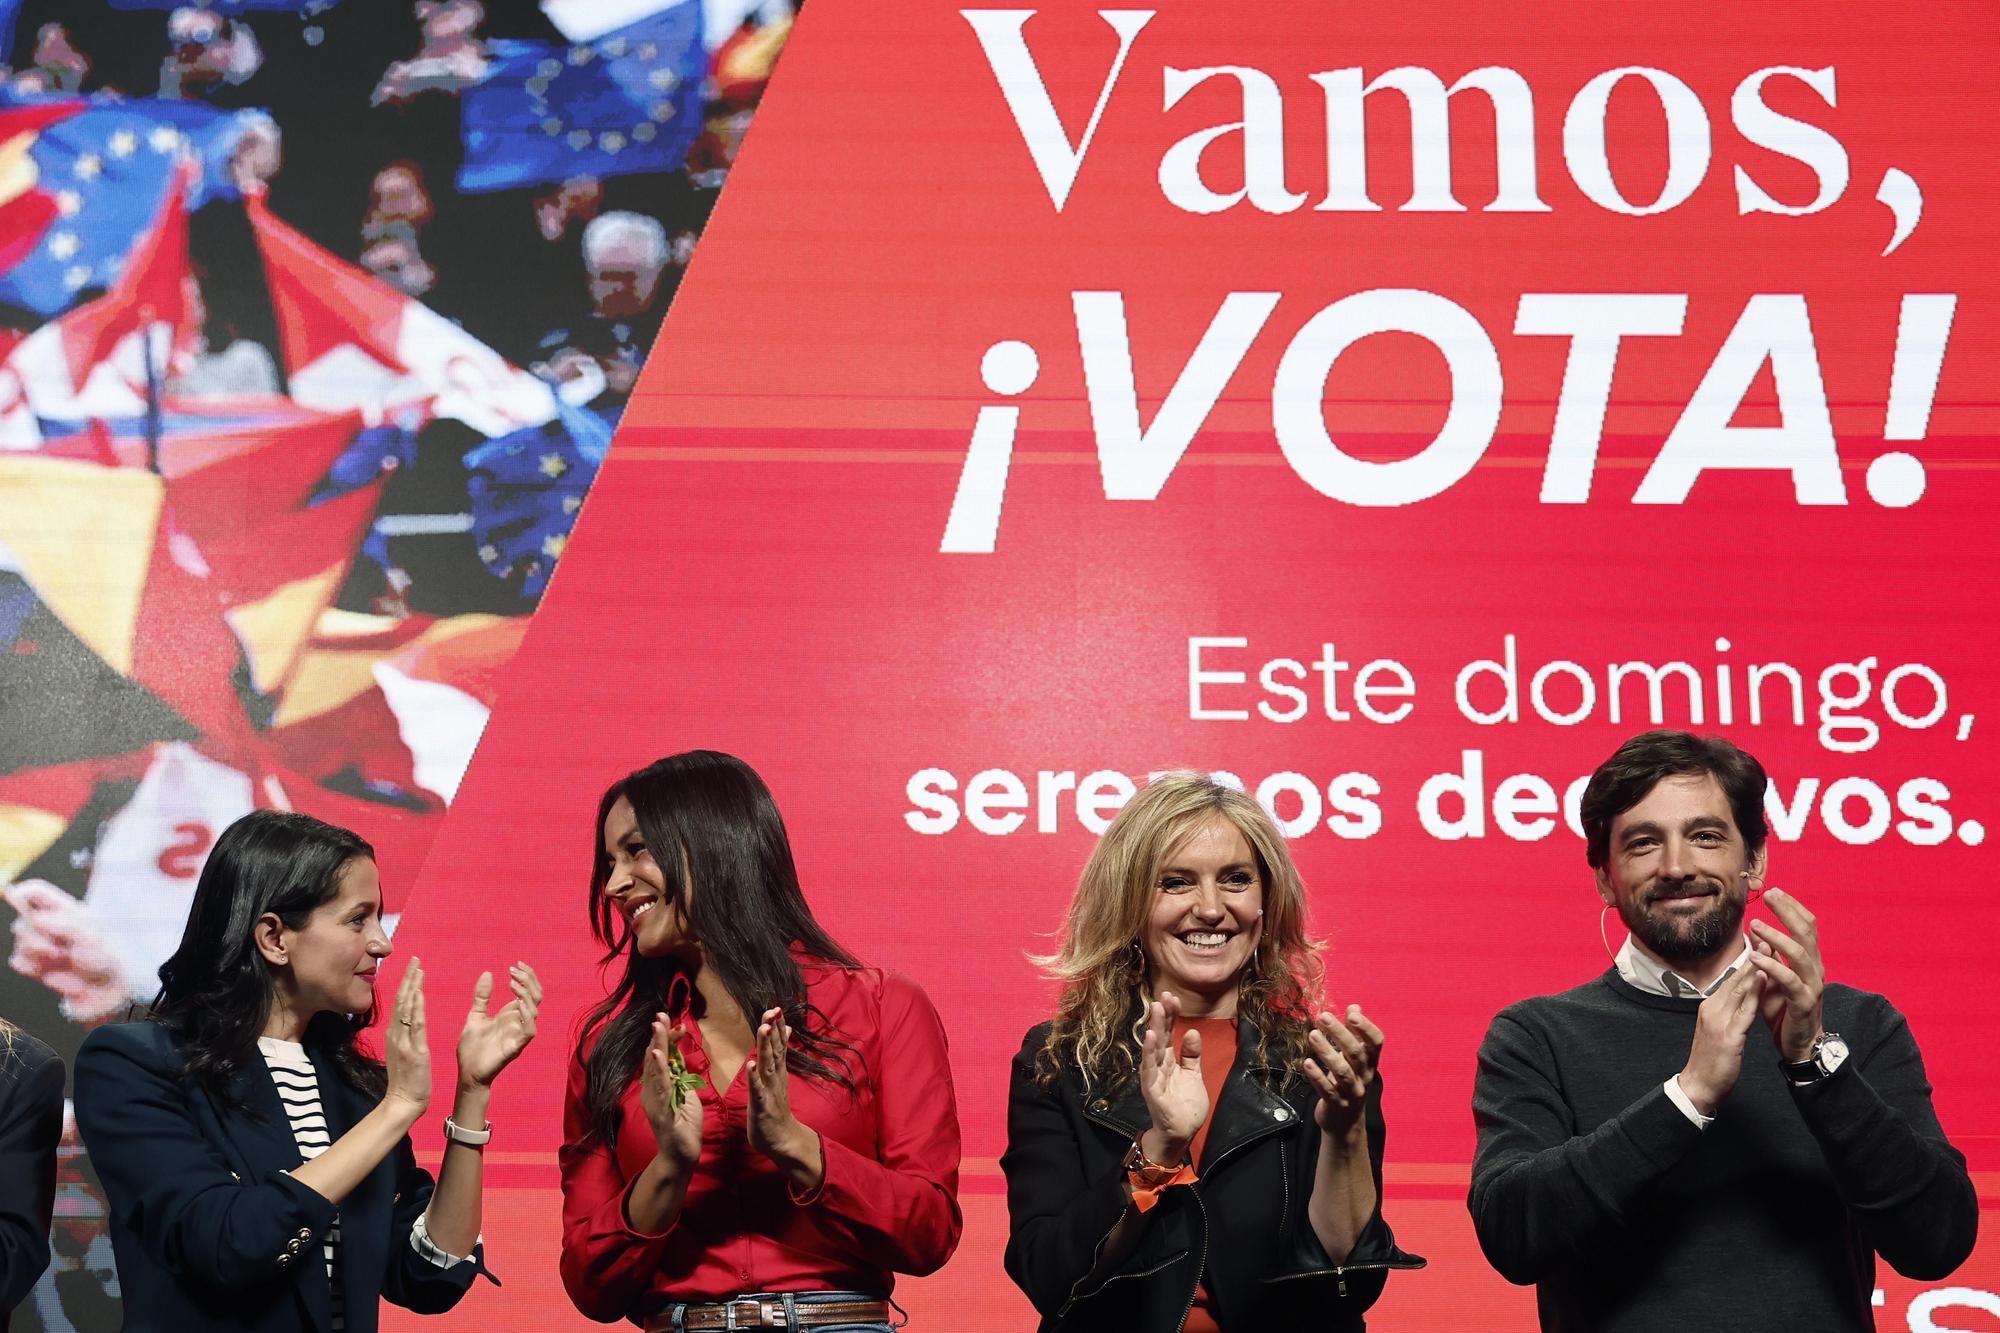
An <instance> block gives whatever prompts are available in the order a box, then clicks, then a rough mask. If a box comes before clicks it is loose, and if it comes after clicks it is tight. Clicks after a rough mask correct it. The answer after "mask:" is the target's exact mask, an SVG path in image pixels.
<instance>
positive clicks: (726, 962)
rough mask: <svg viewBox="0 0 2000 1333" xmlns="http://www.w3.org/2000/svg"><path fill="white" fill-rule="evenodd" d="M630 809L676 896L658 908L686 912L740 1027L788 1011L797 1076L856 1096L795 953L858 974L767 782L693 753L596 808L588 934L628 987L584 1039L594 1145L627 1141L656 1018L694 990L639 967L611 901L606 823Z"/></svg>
mask: <svg viewBox="0 0 2000 1333" xmlns="http://www.w3.org/2000/svg"><path fill="white" fill-rule="evenodd" d="M620 797H623V798H624V799H625V800H627V801H630V802H631V803H632V813H633V815H634V816H635V817H636V818H637V820H638V824H639V834H640V836H641V837H643V838H644V839H645V840H646V847H647V849H648V850H649V851H651V852H652V854H653V860H654V861H655V863H657V864H658V866H659V867H660V876H661V878H662V880H664V881H665V884H666V891H667V897H666V902H665V903H663V904H661V907H663V908H664V907H677V908H679V909H680V911H681V913H682V915H683V917H684V918H685V919H686V921H687V923H688V925H689V927H690V928H691V929H692V930H693V932H694V937H695V938H696V939H697V940H699V941H700V942H701V947H702V955H703V959H704V964H705V966H707V967H710V968H713V969H714V970H715V973H716V976H717V977H718V978H719V979H720V980H721V982H722V984H723V987H724V988H725V989H726V990H728V992H729V995H730V998H732V999H733V1000H735V1001H736V1005H737V1007H738V1008H739V1009H741V1010H742V1011H743V1016H744V1017H745V1018H746V1019H748V1020H749V1021H750V1023H751V1024H752V1025H753V1026H754V1025H755V1024H756V1022H757V1019H758V1016H759V1015H761V1014H762V1013H763V1012H764V1011H765V1010H766V1009H773V1008H782V1009H783V1010H784V1011H785V1021H786V1022H787V1023H789V1024H790V1025H791V1029H792V1046H791V1049H790V1050H789V1051H788V1052H787V1054H786V1065H787V1067H788V1068H789V1069H793V1070H796V1071H797V1072H798V1073H799V1074H801V1075H802V1076H804V1077H806V1078H809V1079H814V1080H816V1081H819V1082H824V1083H838V1084H840V1085H841V1086H842V1087H845V1088H847V1089H849V1090H850V1091H851V1090H852V1089H853V1087H854V1078H853V1074H852V1071H851V1070H850V1068H849V1066H848V1062H847V1052H849V1051H851V1050H852V1047H851V1046H850V1045H849V1044H848V1043H847V1042H845V1041H843V1040H841V1039H840V1038H839V1037H838V1036H836V1035H835V1034H834V1033H833V1032H832V1031H831V1030H830V1028H829V1024H828V1021H827V1018H826V1015H825V1014H823V1013H821V1012H820V1011H819V1010H818V1009H817V1008H815V1007H813V1006H812V1005H811V1004H809V1003H808V1002H807V1000H806V988H805V979H804V977H803V975H802V974H801V973H800V971H799V964H798V959H796V958H794V957H793V956H792V948H793V946H794V945H796V946H797V948H798V950H799V952H800V953H802V954H804V955H805V956H806V957H808V958H813V959H818V960H820V961H822V962H827V963H832V964H834V965H835V966H838V967H846V968H856V967H860V966H861V964H860V963H859V962H857V961H856V960H855V958H854V956H853V955H852V954H850V953H848V952H847V950H845V949H843V948H841V947H840V946H839V945H838V944H836V943H834V941H833V938H832V937H831V936H830V935H828V934H827V933H826V931H825V930H823V929H822V928H821V927H820V924H819V922H817V921H815V920H814V919H813V914H812V909H811V908H809V907H807V906H806V899H805V895H804V894H803V893H801V892H800V891H799V872H798V867H797V866H795V865H794V864H793V863H792V844H791V840H790V839H789V838H787V837H786V836H785V822H784V820H783V819H781V818H780V817H779V815H778V804H777V802H776V801H774V800H772V799H771V791H770V789H769V788H768V787H766V786H765V785H764V780H763V779H762V778H760V777H758V776H757V773H756V770H754V769H752V768H751V767H750V765H748V764H746V763H744V762H743V761H742V760H741V759H738V758H736V757H735V756H734V755H727V754H721V753H718V752H717V751H714V750H690V751H688V752H687V753H685V754H676V755H669V756H668V757H667V758H665V759H662V760H660V761H659V762H657V763H654V764H649V765H647V766H646V767H645V768H642V769H640V770H639V771H638V772H636V773H631V774H627V775H626V776H625V777H622V778H620V779H619V780H618V781H616V782H614V783H612V784H611V787H610V789H609V790H607V791H606V792H605V793H604V799H603V800H601V801H599V802H598V803H597V822H596V824H595V825H593V826H592V829H591V834H592V838H591V841H592V850H591V872H590V928H591V933H592V934H594V935H595V936H596V937H597V940H598V942H599V943H600V944H602V945H604V946H605V948H606V950H607V952H606V953H605V955H604V958H603V960H602V961H603V962H605V963H609V962H611V960H612V959H614V958H617V957H619V956H620V955H621V954H622V955H623V956H624V958H625V974H624V976H622V977H621V978H620V979H619V982H618V985H617V987H616V989H614V990H613V991H612V992H611V994H609V995H607V996H606V997H605V998H604V1001H603V1003H601V1004H599V1005H598V1006H597V1007H596V1008H594V1009H592V1010H591V1011H590V1013H589V1014H587V1015H586V1016H585V1017H584V1021H583V1027H582V1031H581V1033H580V1034H579V1036H578V1038H577V1045H576V1053H577V1058H578V1059H580V1060H582V1061H583V1063H584V1068H585V1070H586V1072H587V1074H588V1083H587V1086H586V1089H585V1093H584V1100H585V1103H586V1105H587V1106H588V1107H589V1109H590V1118H591V1125H592V1130H593V1132H594V1133H595V1134H596V1136H597V1137H598V1138H599V1139H601V1140H602V1141H603V1142H604V1143H606V1144H615V1143H616V1142H617V1141H618V1118H619V1110H618V1099H619V1097H620V1096H621V1095H623V1093H624V1091H625V1089H626V1088H628V1087H630V1086H631V1085H632V1081H633V1080H634V1079H636V1078H637V1077H638V1076H639V1064H640V1061H641V1060H642V1059H643V1058H644V1056H645V1053H646V1044H647V1042H648V1041H649V1040H651V1028H652V1023H653V1015H654V1014H656V1013H659V1012H661V1011H663V1010H666V1009H668V1008H669V1005H670V997H672V996H673V995H674V994H675V991H676V989H677V987H676V982H677V981H678V982H679V983H680V984H681V985H682V986H685V985H686V984H687V983H688V982H691V981H692V980H693V978H692V977H689V976H688V975H687V970H686V965H685V964H684V963H682V962H681V961H680V960H679V959H675V958H644V957H641V956H640V954H639V950H638V946H637V944H636V943H635V942H634V941H633V939H632V933H631V930H630V927H629V925H628V923H627V922H626V920H625V916H624V913H622V912H620V911H619V910H618V906H617V904H616V903H614V902H612V901H611V899H610V897H609V896H608V895H607V894H606V893H605V891H604V886H605V884H606V883H607V882H608V881H609V879H610V877H611V857H610V856H609V855H608V854H607V853H606V852H605V849H604V821H605V818H606V817H607V816H608V815H609V814H610V813H611V807H612V806H614V805H616V804H617V803H618V800H619V798H620ZM690 883H692V884H693V886H694V892H693V893H692V894H690V893H689V891H688V888H689V884H690ZM655 910H659V909H655ZM593 1038H594V1039H595V1040H594V1041H593Z"/></svg>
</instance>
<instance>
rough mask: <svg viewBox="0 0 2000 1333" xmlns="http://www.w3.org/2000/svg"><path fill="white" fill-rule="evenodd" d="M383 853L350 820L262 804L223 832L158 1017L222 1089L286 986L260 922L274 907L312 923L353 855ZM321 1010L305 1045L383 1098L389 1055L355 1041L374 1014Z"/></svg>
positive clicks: (163, 974)
mask: <svg viewBox="0 0 2000 1333" xmlns="http://www.w3.org/2000/svg"><path fill="white" fill-rule="evenodd" d="M364 857H365V858H367V859H369V860H373V859H374V857H375V849H374V848H373V847H370V846H369V845H368V844H367V843H366V842H364V841H362V840H361V838H360V837H358V836H357V835H355V834H353V833H350V832H348V831H347V830H346V829H344V828H336V827H335V826H334V825H332V824H327V823H323V822H321V821H320V820H317V819H314V818H313V817H312V816H310V815H300V814H290V813H286V812H282V811H277V810H257V811H253V812H252V813H250V814H247V815H245V816H243V818H241V819H239V820H237V821H236V822H235V823H234V824H231V825H230V826H229V827H228V828H226V829H224V830H223V831H222V836H221V837H220V838H217V839H216V840H215V850H213V851H211V852H210V853H209V854H208V861H207V863H206V864H205V865H203V866H202V868H201V879H200V880H199V881H198V882H197V883H196V884H195V888H194V905H193V906H192V907H191V908H189V909H188V919H187V929H186V930H184V931H182V932H181V945H180V948H178V949H176V950H174V956H173V957H171V958H169V959H167V961H166V962H164V963H162V964H160V995H159V998H158V999H156V1000H154V1001H153V1013H152V1017H153V1021H154V1022H156V1023H159V1024H160V1025H161V1026H163V1027H165V1028H166V1029H167V1030H168V1031H169V1032H171V1033H173V1034H174V1036H175V1037H176V1038H177V1039H178V1040H179V1042H180V1047H181V1053H182V1055H183V1057H184V1058H185V1059H186V1062H187V1073H188V1074H189V1075H190V1076H191V1077H193V1078H194V1079H195V1080H196V1081H197V1082H199V1083H200V1084H201V1085H202V1086H203V1087H205V1088H207V1089H209V1090H210V1091H211V1092H214V1093H216V1094H218V1095H222V1096H226V1095H227V1094H228V1087H229V1080H230V1077H231V1076H232V1075H233V1074H234V1073H235V1072H236V1071H237V1070H238V1069H239V1068H241V1067H242V1066H243V1065H244V1064H246V1063H248V1062H249V1061H250V1060H251V1059H252V1057H253V1056H255V1054H256V1051H257V1038H258V1036H259V1034H261V1033H262V1032H263V1030H264V1023H265V1020H266V1019H268V1018H269V1017H270V1013H271V1004H272V1001H273V999H274V997H275V995H276V987H275V986H274V985H273V983H272V980H271V969H270V967H269V966H268V965H267V964H266V963H265V962H264V958H263V955H261V954H259V953H258V952H257V942H256V929H257V921H258V919H259V918H260V917H262V916H263V915H264V914H265V913H266V912H269V913H271V914H272V915H274V916H276V917H277V918H278V920H280V921H282V922H284V923H285V925H286V926H287V927H288V928H290V929H292V930H302V929H304V928H305V924H306V921H307V919H308V918H310V917H311V916H312V914H313V911H314V909H316V908H318V907H320V906H321V905H322V904H325V903H329V902H331V901H333V899H334V898H335V897H336V896H337V894H338V893H339V889H340V873H341V871H343V870H345V869H346V868H347V866H348V864H349V863H350V862H353V861H355V860H359V859H361V858H364ZM374 1018H375V1008H374V1006H373V1005H370V1006H369V1008H368V1012H367V1013H365V1014H361V1015H359V1016H350V1015H348V1014H335V1013H319V1014H315V1015H314V1016H313V1018H312V1020H311V1021H310V1022H309V1023H308V1024H307V1025H306V1032H305V1045H306V1046H308V1047H309V1048H312V1049H313V1050H315V1051H316V1052H318V1053H319V1054H321V1055H322V1056H324V1057H325V1058H326V1059H328V1060H329V1061H331V1063H332V1064H333V1067H334V1068H335V1069H336V1070H338V1071H339V1073H340V1076H341V1077H342V1078H343V1079H345V1080H346V1081H347V1082H348V1083H349V1084H350V1085H352V1086H353V1087H355V1088H357V1089H359V1090H360V1091H362V1092H365V1093H367V1094H369V1095H370V1096H374V1097H379V1096H381V1095H382V1092H383V1090H384V1089H385V1088H386V1087H387V1082H388V1080H387V1075H386V1072H385V1070H384V1069H383V1067H382V1065H381V1063H380V1062H378V1061H376V1060H374V1059H371V1058H370V1057H369V1056H368V1055H366V1054H365V1053H364V1052H362V1051H361V1050H360V1049H359V1048H358V1047H357V1046H356V1045H355V1044H354V1043H355V1037H356V1036H357V1035H358V1034H359V1033H360V1032H361V1030H362V1029H363V1028H365V1027H367V1026H368V1025H369V1023H371V1022H373V1021H374Z"/></svg>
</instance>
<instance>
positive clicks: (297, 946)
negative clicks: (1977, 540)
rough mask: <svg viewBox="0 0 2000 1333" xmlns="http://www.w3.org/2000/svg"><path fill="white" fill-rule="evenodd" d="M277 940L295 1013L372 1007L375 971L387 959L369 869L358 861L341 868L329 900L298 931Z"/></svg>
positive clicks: (378, 890) (376, 886)
mask: <svg viewBox="0 0 2000 1333" xmlns="http://www.w3.org/2000/svg"><path fill="white" fill-rule="evenodd" d="M279 938H280V940H281V941H282V943H283V945H284V950H285V958H286V961H287V962H288V963H289V964H290V967H291V984H292V987H293V989H294V992H295V994H296V1000H295V1001H294V1007H295V1008H296V1010H297V1011H298V1012H299V1013H301V1014H303V1015H306V1016H308V1017H310V1016H311V1015H313V1014H316V1013H320V1012H323V1011H324V1012H331V1013H336V1014H359V1013H365V1012H367V1010H368V1006H369V1005H371V1004H373V1003H374V1002H375V971H376V968H377V966H378V965H379V964H380V963H381V961H382V960H383V959H384V958H387V957H388V956H389V937H388V935H387V934H386V933H385V932H384V931H383V929H382V880H381V877H380V876H379V875H378V874H377V873H376V870H375V863H374V862H373V861H371V860H369V859H368V858H367V857H365V856H358V857H356V858H355V859H354V860H352V861H349V862H348V863H347V864H346V865H345V866H343V867H341V870H340V878H339V880H338V888H337V891H336V892H335V893H334V895H333V900H332V901H331V902H324V903H321V904H320V905H319V906H318V907H315V908H314V909H313V914H312V915H311V916H310V917H308V918H306V924H305V926H304V928H303V929H300V930H289V929H287V930H284V931H282V932H281V934H280V937H279Z"/></svg>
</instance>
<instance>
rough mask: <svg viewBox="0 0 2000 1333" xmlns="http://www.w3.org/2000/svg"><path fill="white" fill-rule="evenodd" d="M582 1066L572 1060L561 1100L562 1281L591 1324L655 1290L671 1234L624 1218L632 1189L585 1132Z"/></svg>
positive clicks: (618, 1314)
mask: <svg viewBox="0 0 2000 1333" xmlns="http://www.w3.org/2000/svg"><path fill="white" fill-rule="evenodd" d="M584 1084H585V1072H584V1066H583V1062H582V1061H581V1060H580V1059H578V1058H577V1057H575V1056H571V1057H570V1064H569V1088H568V1091H567V1092H566V1093H565V1094H564V1096H563V1146H562V1150H561V1152H560V1153H559V1154H558V1156H559V1158H560V1160H561V1164H562V1195H563V1210H562V1223H563V1229H562V1263H561V1267H562V1280H563V1289H564V1290H565V1291H567V1292H569V1298H570V1301H571V1302H572V1303H573V1304H575V1306H576V1308H577V1309H578V1310H580V1311H582V1312H583V1313H584V1315H585V1316H586V1317H588V1318H591V1319H595V1320H598V1321H599V1322H602V1323H609V1322H610V1321H612V1320H614V1319H622V1318H624V1317H625V1316H626V1315H628V1314H630V1313H631V1312H632V1311H633V1310H635V1309H637V1308H638V1306H639V1302H640V1300H641V1299H642V1298H643V1297H644V1296H645V1295H646V1293H647V1292H648V1291H649V1290H650V1289H651V1288H652V1285H653V1277H654V1275H655V1274H656V1273H657V1272H658V1271H659V1266H660V1258H661V1256H662V1255H663V1254H665V1253H666V1248H667V1239H668V1237H669V1236H670V1235H672V1229H671V1228H669V1229H668V1230H667V1231H665V1232H662V1233H661V1234H660V1235H657V1236H646V1235H641V1234H640V1233H638V1232H635V1231H633V1230H632V1228H631V1226H630V1225H629V1224H628V1223H627V1222H626V1220H625V1216H626V1215H625V1195H626V1193H627V1192H628V1190H629V1189H630V1182H628V1181H627V1180H626V1179H625V1177H624V1174H623V1173H622V1172H621V1171H620V1170H619V1169H618V1159H617V1157H616V1155H615V1154H614V1153H613V1152H612V1151H611V1149H610V1148H608V1147H606V1146H605V1144H604V1143H603V1142H602V1141H601V1140H599V1139H597V1138H596V1137H594V1136H592V1135H591V1134H590V1112H589V1110H588V1108H587V1107H586V1106H585V1105H584V1098H583V1094H584Z"/></svg>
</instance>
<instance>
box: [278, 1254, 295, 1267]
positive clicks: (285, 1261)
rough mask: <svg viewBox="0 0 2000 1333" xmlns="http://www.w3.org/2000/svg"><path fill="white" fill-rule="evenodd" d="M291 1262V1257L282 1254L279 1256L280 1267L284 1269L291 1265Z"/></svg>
mask: <svg viewBox="0 0 2000 1333" xmlns="http://www.w3.org/2000/svg"><path fill="white" fill-rule="evenodd" d="M291 1261H292V1256H291V1255H289V1254H281V1255H279V1256H278V1267H280V1268H283V1267H284V1266H285V1265H286V1264H289V1263H290V1262H291Z"/></svg>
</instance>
